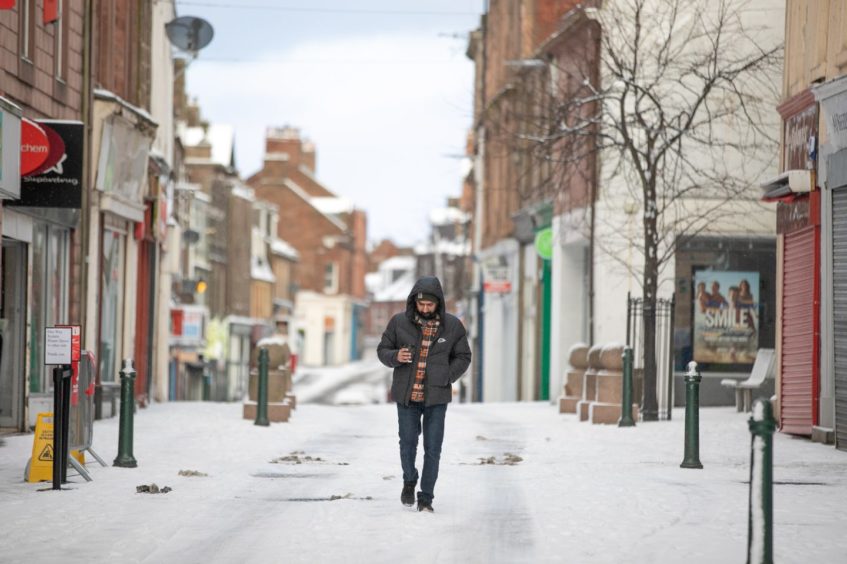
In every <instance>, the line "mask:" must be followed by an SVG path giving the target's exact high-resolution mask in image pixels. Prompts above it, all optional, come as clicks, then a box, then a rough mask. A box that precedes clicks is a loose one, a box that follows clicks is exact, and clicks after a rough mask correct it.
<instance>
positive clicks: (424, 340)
mask: <svg viewBox="0 0 847 564" xmlns="http://www.w3.org/2000/svg"><path fill="white" fill-rule="evenodd" d="M415 323H417V324H418V325H420V326H421V344H420V347H419V349H420V352H419V353H418V367H417V371H416V372H415V381H414V383H413V384H412V397H411V398H410V400H411V401H424V380H426V359H427V356H429V347H430V345H432V341H433V339H435V333H436V332H437V331H438V324H439V318H438V316H436V317H435V319H430V320H426V319H424V318H422V317H421V316H420V315H418V314H417V313H416V314H415Z"/></svg>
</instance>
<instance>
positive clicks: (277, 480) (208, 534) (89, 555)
mask: <svg viewBox="0 0 847 564" xmlns="http://www.w3.org/2000/svg"><path fill="white" fill-rule="evenodd" d="M680 415H682V414H681V413H680ZM700 424H701V449H700V459H701V460H702V462H703V465H704V467H705V468H704V469H703V470H684V469H681V468H679V464H680V462H681V461H682V458H683V421H682V417H678V418H677V420H675V421H672V422H661V423H651V424H639V425H638V426H637V427H634V428H628V429H620V428H617V427H615V426H592V425H589V424H588V423H580V422H578V421H577V420H576V418H575V416H573V415H560V414H558V413H557V412H556V409H555V408H554V407H553V406H551V405H549V404H546V403H522V404H517V403H512V404H485V405H479V404H475V405H451V406H450V408H449V409H448V412H447V433H446V439H445V444H444V449H443V455H442V462H441V475H440V478H439V481H438V484H437V487H436V492H435V493H436V497H435V500H434V507H435V513H434V514H423V513H416V512H414V511H413V510H410V509H408V508H405V507H403V506H402V505H401V504H400V502H399V496H400V490H401V488H402V476H401V473H400V464H399V460H398V448H397V433H396V410H395V407H394V406H393V405H368V406H344V407H332V406H324V405H310V404H309V405H302V404H301V405H299V406H298V408H297V410H296V411H295V413H294V415H293V416H292V418H291V421H290V422H289V423H285V424H273V425H271V426H270V427H257V426H255V425H253V422H252V421H248V420H244V419H242V418H241V406H240V405H239V404H219V403H170V404H155V405H152V406H151V407H149V408H146V409H143V410H140V411H139V412H138V413H137V415H136V418H135V448H134V454H135V457H136V458H137V459H138V468H135V469H126V468H115V467H108V468H103V467H100V466H98V465H96V463H95V464H92V463H89V465H88V467H89V469H90V471H91V473H92V475H93V477H94V481H93V482H90V483H85V482H83V481H82V480H81V478H79V477H78V476H75V475H74V476H73V477H72V480H73V482H74V483H72V484H70V485H68V486H67V489H66V490H62V491H51V490H49V489H48V490H46V491H40V490H43V489H44V488H49V484H45V483H42V484H28V483H25V482H23V481H22V477H23V469H24V465H25V464H26V460H27V458H28V456H29V451H30V449H31V448H32V435H22V436H13V437H7V439H6V444H5V446H3V447H0V507H2V513H3V524H2V526H0V561H2V562H39V563H40V562H149V563H169V562H203V563H206V562H220V563H228V562H239V563H240V562H248V563H251V562H256V563H258V562H262V563H267V562H310V563H314V562H321V563H323V562H344V563H346V564H350V563H357V562H368V563H371V562H422V563H429V562H439V563H441V562H462V563H467V562H485V563H488V562H533V563H534V562H576V563H593V562H599V563H605V562H610V563H611V562H622V561H626V562H641V563H655V562H671V563H676V562H687V563H688V562H690V563H704V562H718V563H724V562H743V561H744V559H745V557H746V550H747V500H748V485H747V484H746V483H745V482H746V481H747V480H748V479H749V458H750V435H749V432H748V431H747V416H746V415H743V414H738V413H735V411H734V410H733V409H732V408H704V409H702V410H701V421H700ZM117 431H118V421H117V419H111V420H107V421H98V422H97V423H96V425H95V440H94V448H95V450H96V451H97V452H98V453H99V454H100V455H101V456H102V457H103V458H105V459H106V460H107V461H109V462H111V461H112V460H113V459H114V457H115V455H116V451H117ZM508 454H511V455H515V456H513V457H511V458H510V459H508V460H511V461H513V462H514V463H513V464H503V462H504V461H506V460H507V455H508ZM420 456H421V455H420V453H419V459H420ZM283 457H288V461H281V462H278V463H273V462H272V461H274V460H278V459H280V458H283ZM307 457H311V460H310V459H309V458H307ZM491 457H494V459H493V461H494V462H495V464H480V461H481V460H486V459H490V458H491ZM515 457H520V459H521V460H520V461H518V460H517V458H515ZM318 458H319V459H320V460H317V459H318ZM297 459H299V460H300V461H301V463H300V464H296V460H297ZM774 459H775V464H776V466H775V471H774V475H775V480H776V481H777V485H776V486H775V492H774V507H775V533H774V545H775V560H776V561H778V562H843V561H844V555H845V554H847V537H845V535H844V534H843V525H844V523H845V522H847V475H845V468H847V464H845V463H847V454H845V453H843V452H839V451H836V450H834V449H833V448H832V447H826V446H821V445H817V444H812V443H810V442H809V441H807V440H804V439H795V438H792V437H789V436H786V435H781V434H778V435H776V437H775V455H774ZM180 470H197V471H200V472H204V473H207V474H208V476H207V477H183V476H179V475H178V473H179V471H180ZM152 482H155V483H156V484H157V485H159V486H160V487H163V486H170V487H171V488H173V491H171V492H169V493H167V494H158V495H150V494H139V493H136V486H137V485H141V484H150V483H152ZM334 497H335V498H339V499H333V498H334Z"/></svg>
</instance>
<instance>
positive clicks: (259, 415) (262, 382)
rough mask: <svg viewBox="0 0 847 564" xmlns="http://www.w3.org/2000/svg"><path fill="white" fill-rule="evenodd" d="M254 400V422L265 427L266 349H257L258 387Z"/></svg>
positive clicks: (268, 423)
mask: <svg viewBox="0 0 847 564" xmlns="http://www.w3.org/2000/svg"><path fill="white" fill-rule="evenodd" d="M258 388H259V390H258V397H257V398H256V422H255V423H254V425H262V426H264V427H267V426H268V425H270V422H269V421H268V349H264V348H263V349H259V385H258Z"/></svg>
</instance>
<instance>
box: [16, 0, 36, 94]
mask: <svg viewBox="0 0 847 564" xmlns="http://www.w3.org/2000/svg"><path fill="white" fill-rule="evenodd" d="M18 5H19V6H20V11H19V12H18V17H19V20H18V24H19V25H18V30H19V32H18V55H19V56H20V59H21V63H23V65H22V68H26V67H29V68H30V69H31V68H32V61H33V60H34V59H35V0H19V4H18ZM30 72H31V71H30ZM22 78H23V77H22Z"/></svg>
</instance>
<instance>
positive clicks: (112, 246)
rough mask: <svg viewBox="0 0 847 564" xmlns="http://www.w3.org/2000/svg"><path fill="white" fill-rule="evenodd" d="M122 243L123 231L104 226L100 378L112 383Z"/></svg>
mask: <svg viewBox="0 0 847 564" xmlns="http://www.w3.org/2000/svg"><path fill="white" fill-rule="evenodd" d="M125 244H126V235H125V234H124V233H122V232H121V231H118V230H116V229H112V228H108V227H106V228H104V229H103V257H102V261H103V263H102V268H101V270H100V276H101V280H100V290H101V294H100V380H101V381H103V382H115V381H116V380H117V371H118V370H120V364H119V358H120V356H119V355H120V354H121V350H120V348H121V334H122V331H121V327H122V325H123V287H124V284H123V276H124V260H125V257H124V247H125Z"/></svg>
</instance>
